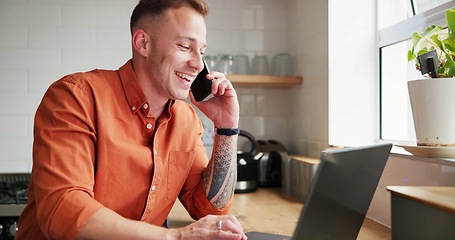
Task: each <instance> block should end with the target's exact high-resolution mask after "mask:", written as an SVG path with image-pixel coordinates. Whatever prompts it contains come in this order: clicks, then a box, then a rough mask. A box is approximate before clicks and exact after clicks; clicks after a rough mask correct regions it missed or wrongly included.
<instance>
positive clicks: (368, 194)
mask: <svg viewBox="0 0 455 240" xmlns="http://www.w3.org/2000/svg"><path fill="white" fill-rule="evenodd" d="M391 148H392V144H389V143H381V144H376V145H369V146H363V147H353V148H342V149H333V150H327V151H324V152H323V153H322V154H321V162H320V164H319V167H318V169H317V171H316V174H315V176H314V178H313V180H312V183H311V186H310V189H309V192H308V197H307V198H306V200H305V204H304V207H303V209H302V212H301V215H300V218H299V221H298V223H297V226H296V228H295V231H294V234H293V236H292V237H289V236H283V235H276V234H268V233H261V232H248V233H247V234H246V235H247V236H248V240H288V239H293V240H306V239H318V240H319V239H328V240H333V239H337V240H343V239H349V240H355V239H356V238H357V235H358V234H359V231H360V228H361V227H362V224H363V220H364V219H365V215H366V213H367V211H368V208H369V206H370V203H371V199H372V198H373V195H374V193H375V191H376V188H377V186H378V183H379V179H380V178H381V175H382V172H383V170H384V167H385V165H386V163H387V159H388V158H389V154H390V150H391Z"/></svg>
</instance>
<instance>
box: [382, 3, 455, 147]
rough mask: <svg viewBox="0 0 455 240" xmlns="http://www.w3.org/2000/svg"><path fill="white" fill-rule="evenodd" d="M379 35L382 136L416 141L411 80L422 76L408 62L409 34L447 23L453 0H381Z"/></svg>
mask: <svg viewBox="0 0 455 240" xmlns="http://www.w3.org/2000/svg"><path fill="white" fill-rule="evenodd" d="M378 6H379V8H378V29H379V32H378V37H379V44H378V47H379V56H380V61H379V62H380V84H381V86H380V89H381V95H380V98H381V101H380V103H381V118H380V125H381V130H380V138H381V139H383V140H391V141H398V142H415V134H414V124H413V120H412V113H411V107H410V103H409V97H408V89H407V82H408V80H412V79H417V78H421V75H420V73H419V72H418V71H417V70H416V69H415V67H414V63H413V62H408V61H407V51H408V50H409V49H410V46H411V41H410V37H411V35H412V33H413V32H416V31H417V32H423V31H424V30H425V29H426V28H427V27H428V26H430V25H432V24H435V25H441V26H444V25H445V12H446V10H447V9H450V8H453V7H455V1H450V0H399V1H398V0H379V5H378Z"/></svg>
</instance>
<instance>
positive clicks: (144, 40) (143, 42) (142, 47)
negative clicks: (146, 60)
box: [132, 29, 151, 57]
mask: <svg viewBox="0 0 455 240" xmlns="http://www.w3.org/2000/svg"><path fill="white" fill-rule="evenodd" d="M132 42H133V48H134V50H135V51H136V52H137V53H139V54H140V55H142V56H143V57H147V54H148V53H147V52H148V51H147V50H148V49H147V48H149V47H150V44H151V39H150V37H149V35H148V34H147V32H145V31H144V30H142V29H138V30H136V31H135V32H134V34H133V37H132Z"/></svg>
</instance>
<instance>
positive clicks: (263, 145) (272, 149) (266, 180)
mask: <svg viewBox="0 0 455 240" xmlns="http://www.w3.org/2000/svg"><path fill="white" fill-rule="evenodd" d="M256 150H257V151H258V152H262V153H263V155H262V158H260V159H259V164H258V185H259V187H281V178H282V177H283V176H282V174H283V171H282V169H281V165H282V162H283V161H285V160H287V159H289V155H288V152H287V150H286V148H285V147H284V145H283V144H281V143H280V142H278V141H276V140H258V141H257V146H256Z"/></svg>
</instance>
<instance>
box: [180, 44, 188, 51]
mask: <svg viewBox="0 0 455 240" xmlns="http://www.w3.org/2000/svg"><path fill="white" fill-rule="evenodd" d="M180 47H181V48H183V49H186V50H189V49H190V46H188V45H180Z"/></svg>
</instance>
